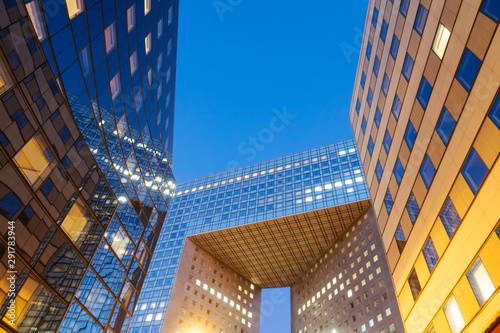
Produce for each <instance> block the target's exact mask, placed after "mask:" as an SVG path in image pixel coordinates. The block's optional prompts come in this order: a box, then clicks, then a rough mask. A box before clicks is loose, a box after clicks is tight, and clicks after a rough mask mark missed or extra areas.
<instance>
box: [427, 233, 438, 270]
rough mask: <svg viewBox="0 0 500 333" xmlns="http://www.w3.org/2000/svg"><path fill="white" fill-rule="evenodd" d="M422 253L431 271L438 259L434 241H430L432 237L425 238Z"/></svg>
mask: <svg viewBox="0 0 500 333" xmlns="http://www.w3.org/2000/svg"><path fill="white" fill-rule="evenodd" d="M423 253H424V258H425V261H426V262H427V267H428V268H429V272H431V273H432V271H433V270H434V267H435V266H436V263H437V262H438V260H439V256H438V254H437V251H436V248H435V247H434V242H433V241H432V238H430V237H429V238H428V239H427V242H426V243H425V246H424V250H423Z"/></svg>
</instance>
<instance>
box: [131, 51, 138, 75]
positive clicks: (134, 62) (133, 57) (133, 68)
mask: <svg viewBox="0 0 500 333" xmlns="http://www.w3.org/2000/svg"><path fill="white" fill-rule="evenodd" d="M137 67H138V64H137V50H135V51H134V53H132V55H131V56H130V73H131V75H134V73H135V72H136V71H137Z"/></svg>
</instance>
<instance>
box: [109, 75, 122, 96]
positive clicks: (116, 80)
mask: <svg viewBox="0 0 500 333" xmlns="http://www.w3.org/2000/svg"><path fill="white" fill-rule="evenodd" d="M109 88H110V89H111V98H112V99H115V98H116V97H117V96H118V94H120V73H119V72H118V73H116V75H115V76H114V77H113V78H112V79H111V81H109Z"/></svg>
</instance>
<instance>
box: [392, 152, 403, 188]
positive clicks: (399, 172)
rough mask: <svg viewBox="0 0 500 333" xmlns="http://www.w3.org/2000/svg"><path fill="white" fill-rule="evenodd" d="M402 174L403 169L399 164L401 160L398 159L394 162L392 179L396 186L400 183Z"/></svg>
mask: <svg viewBox="0 0 500 333" xmlns="http://www.w3.org/2000/svg"><path fill="white" fill-rule="evenodd" d="M404 172H405V169H404V168H403V164H401V160H400V159H399V157H398V159H397V160H396V165H394V177H395V178H396V182H397V183H398V185H399V184H400V183H401V179H402V178H403V174H404Z"/></svg>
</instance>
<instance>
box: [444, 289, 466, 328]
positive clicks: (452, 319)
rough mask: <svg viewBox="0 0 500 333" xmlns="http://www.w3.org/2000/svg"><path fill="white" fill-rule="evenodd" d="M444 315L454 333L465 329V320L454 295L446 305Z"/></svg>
mask: <svg viewBox="0 0 500 333" xmlns="http://www.w3.org/2000/svg"><path fill="white" fill-rule="evenodd" d="M444 314H445V315H446V319H447V320H448V324H449V325H450V329H451V332H452V333H458V332H460V331H461V330H462V329H463V328H464V327H465V322H464V319H463V317H462V314H461V313H460V308H459V307H458V304H457V301H456V300H455V296H454V295H451V298H450V299H449V300H448V302H446V304H445V305H444Z"/></svg>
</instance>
